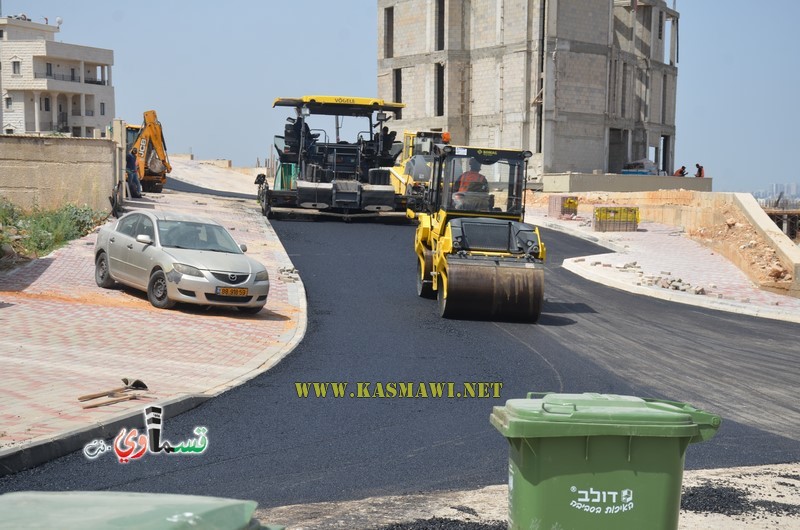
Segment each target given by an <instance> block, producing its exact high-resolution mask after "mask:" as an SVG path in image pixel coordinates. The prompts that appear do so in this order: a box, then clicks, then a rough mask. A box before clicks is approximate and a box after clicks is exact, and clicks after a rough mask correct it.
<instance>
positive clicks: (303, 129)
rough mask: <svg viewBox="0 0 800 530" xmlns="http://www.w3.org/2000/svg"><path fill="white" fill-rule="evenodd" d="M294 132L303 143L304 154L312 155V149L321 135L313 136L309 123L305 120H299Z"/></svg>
mask: <svg viewBox="0 0 800 530" xmlns="http://www.w3.org/2000/svg"><path fill="white" fill-rule="evenodd" d="M294 130H295V134H296V135H297V140H298V141H302V142H303V146H304V148H303V153H304V154H306V155H309V154H311V148H312V147H314V144H315V143H316V140H317V138H319V134H311V129H309V128H308V123H306V120H304V119H303V118H297V120H296V121H295V122H294ZM301 139H302V140H301Z"/></svg>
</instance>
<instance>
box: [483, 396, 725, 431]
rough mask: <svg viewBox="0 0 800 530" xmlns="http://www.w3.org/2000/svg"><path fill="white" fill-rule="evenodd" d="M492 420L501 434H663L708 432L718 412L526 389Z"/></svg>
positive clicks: (636, 399) (714, 427) (717, 422)
mask: <svg viewBox="0 0 800 530" xmlns="http://www.w3.org/2000/svg"><path fill="white" fill-rule="evenodd" d="M490 421H491V423H492V425H494V426H495V427H496V428H497V430H498V431H500V433H501V434H503V436H505V437H506V438H545V437H557V436H607V435H614V436H665V437H681V438H683V437H689V438H691V440H690V441H692V442H700V441H703V440H707V439H709V438H711V437H712V436H713V435H714V434H715V433H716V431H717V429H718V428H719V425H720V422H721V420H720V417H719V416H715V415H713V414H709V413H707V412H703V411H702V410H699V409H696V408H694V407H692V406H691V405H687V404H686V403H679V402H675V401H664V400H657V399H644V398H639V397H634V396H619V395H614V394H596V393H584V394H549V393H542V394H537V393H530V394H528V399H509V400H508V401H506V405H505V407H494V410H493V411H492V415H491V418H490Z"/></svg>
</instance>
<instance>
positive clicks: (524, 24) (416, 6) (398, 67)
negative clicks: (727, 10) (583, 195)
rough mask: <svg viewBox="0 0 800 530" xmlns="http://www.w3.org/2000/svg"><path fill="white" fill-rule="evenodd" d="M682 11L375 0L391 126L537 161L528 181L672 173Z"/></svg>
mask: <svg viewBox="0 0 800 530" xmlns="http://www.w3.org/2000/svg"><path fill="white" fill-rule="evenodd" d="M677 62H678V13H677V12H676V11H675V9H674V4H673V8H670V7H668V6H667V4H666V3H665V2H664V1H663V0H638V1H637V0H570V1H568V2H566V1H557V0H464V1H449V0H378V93H379V96H380V97H381V98H384V99H388V100H392V101H398V102H403V103H405V104H406V108H405V109H403V112H402V115H401V116H400V119H399V120H398V121H397V122H396V123H394V124H393V128H395V129H398V130H401V129H406V130H419V129H427V128H431V127H441V128H443V129H445V130H449V131H450V132H451V133H452V135H453V138H454V141H456V142H457V143H465V144H470V145H485V146H505V147H516V148H523V149H528V150H530V151H532V152H533V153H534V155H533V158H532V159H531V168H530V170H531V171H530V174H532V175H533V176H535V177H536V176H541V175H542V174H548V173H569V172H577V173H618V172H620V171H621V170H622V169H623V166H625V165H626V164H628V163H630V162H632V161H636V160H641V159H649V160H652V161H654V162H655V164H656V166H657V169H658V171H659V173H660V174H666V175H672V172H673V169H674V168H673V166H674V160H673V156H674V145H675V89H676V81H677V75H678V69H677Z"/></svg>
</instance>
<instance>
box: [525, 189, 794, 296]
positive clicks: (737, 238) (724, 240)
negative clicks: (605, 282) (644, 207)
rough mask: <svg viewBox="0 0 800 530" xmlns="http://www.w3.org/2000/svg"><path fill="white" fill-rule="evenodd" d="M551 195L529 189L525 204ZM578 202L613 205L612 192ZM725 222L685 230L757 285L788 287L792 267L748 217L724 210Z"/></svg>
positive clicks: (539, 204)
mask: <svg viewBox="0 0 800 530" xmlns="http://www.w3.org/2000/svg"><path fill="white" fill-rule="evenodd" d="M549 200H550V194H546V193H533V192H528V195H527V197H526V205H528V206H529V207H531V206H532V207H534V208H544V209H547V207H548V205H549ZM578 202H579V203H580V204H616V201H615V199H614V197H613V193H608V194H603V193H599V194H595V195H593V196H591V197H583V196H578ZM722 213H723V216H724V218H725V223H723V224H720V225H716V226H708V227H702V228H699V229H697V230H692V231H690V232H688V233H687V235H688V236H689V237H691V238H692V239H694V240H696V241H698V242H700V243H702V244H703V245H705V246H707V247H708V248H710V249H712V250H715V251H717V252H719V253H720V254H722V255H724V256H726V257H734V258H735V259H734V260H733V261H734V262H735V263H736V265H737V266H738V267H739V268H740V269H742V271H743V272H744V273H745V274H747V276H748V278H750V279H751V280H752V281H753V282H755V283H756V284H757V285H759V286H761V287H762V288H767V289H769V290H772V291H775V292H781V291H785V290H787V289H789V287H790V286H791V283H792V274H791V269H790V268H789V267H788V266H787V265H786V264H784V263H781V260H780V259H779V258H778V256H777V253H776V251H775V248H774V247H773V246H772V245H771V244H770V243H769V242H768V241H767V240H765V239H764V238H763V237H762V236H761V235H760V234H759V233H758V232H757V231H756V230H755V228H753V226H752V225H751V224H750V222H749V221H748V220H747V218H746V217H745V216H744V215H743V214H742V212H740V211H739V210H738V209H736V208H734V207H728V208H727V209H726V210H724V211H723V212H722Z"/></svg>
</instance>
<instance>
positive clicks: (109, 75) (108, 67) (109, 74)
mask: <svg viewBox="0 0 800 530" xmlns="http://www.w3.org/2000/svg"><path fill="white" fill-rule="evenodd" d="M106 70H107V71H108V83H106V86H111V65H110V64H109V65H108V66H106Z"/></svg>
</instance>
